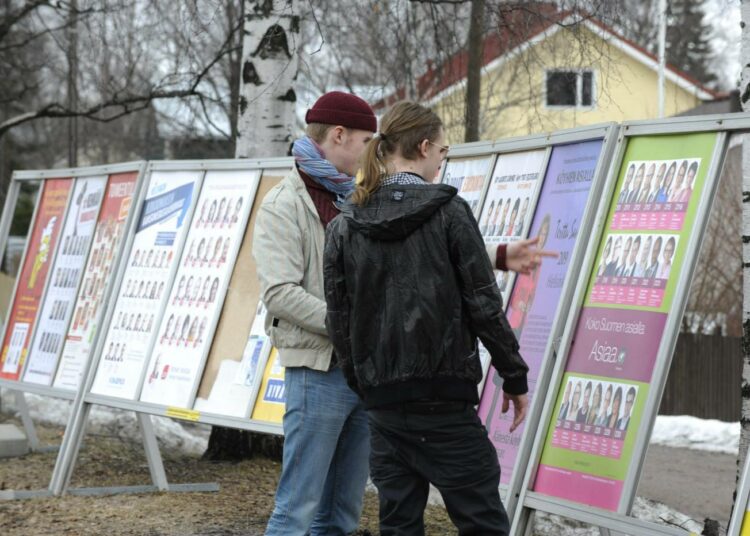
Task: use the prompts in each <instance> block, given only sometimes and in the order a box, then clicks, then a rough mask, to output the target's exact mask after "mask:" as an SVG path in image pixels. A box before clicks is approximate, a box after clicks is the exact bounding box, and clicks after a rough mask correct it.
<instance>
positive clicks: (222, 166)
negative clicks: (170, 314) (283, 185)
mask: <svg viewBox="0 0 750 536" xmlns="http://www.w3.org/2000/svg"><path fill="white" fill-rule="evenodd" d="M232 162H233V163H234V162H237V161H232ZM239 162H242V163H244V161H239ZM228 163H229V161H225V162H216V163H215V166H214V167H208V168H206V169H205V170H203V171H204V173H203V179H202V181H201V187H200V191H199V195H198V196H196V200H195V202H196V208H197V203H198V199H199V197H200V193H202V192H203V185H204V184H205V182H206V177H207V176H208V173H209V172H212V171H242V170H248V168H247V166H239V165H236V164H235V165H232V166H228V165H227V164H228ZM154 165H158V171H188V170H187V169H184V168H183V167H180V166H184V165H185V164H184V162H179V161H172V162H158V163H157V162H154ZM173 166H174V167H173ZM153 169H156V168H153ZM251 170H252V171H256V172H257V173H258V178H257V180H256V181H255V186H254V188H253V194H252V199H251V200H250V203H249V204H250V206H249V208H248V213H247V218H246V219H245V220H244V228H247V225H248V223H249V222H250V213H251V212H252V206H253V201H254V200H255V196H256V194H257V192H258V186H259V185H260V179H261V177H262V175H263V168H254V169H251ZM193 217H194V214H192V215H191V217H190V223H192V218H193ZM189 230H190V228H189V227H188V230H187V231H186V232H185V242H187V237H188V232H189ZM243 236H244V235H243ZM241 245H242V240H238V241H237V243H235V244H234V245H233V246H232V258H234V260H235V263H236V262H237V255H238V254H239V251H240V246H241ZM183 250H184V243H183V245H182V247H181V248H180V257H179V259H178V263H177V266H178V270H179V260H182V254H183V253H184V251H183ZM233 266H234V264H233ZM233 266H232V267H233ZM178 270H175V273H174V275H173V277H172V278H171V280H170V282H169V287H170V289H171V288H172V286H173V285H174V279H175V278H176V277H177V271H178ZM230 278H231V272H230V277H228V278H227V280H226V281H224V282H223V283H222V286H221V287H220V289H219V292H218V293H217V296H221V300H220V301H221V308H220V309H218V313H217V314H216V316H215V317H214V319H213V320H212V321H211V324H210V326H207V328H208V329H207V331H206V334H211V338H210V339H213V335H214V334H215V333H216V328H217V326H218V325H219V319H220V318H221V312H222V310H223V309H224V303H225V301H226V294H227V291H228V290H229V279H230ZM166 303H167V302H166V301H165V309H166ZM159 315H160V316H159V318H160V319H161V318H162V317H163V316H164V311H160V313H159ZM157 329H158V328H157ZM157 339H158V333H156V332H155V337H154V340H153V342H152V344H151V346H150V348H149V350H148V355H149V358H150V357H151V354H152V353H153V351H154V347H155V346H156V340H157ZM210 351H211V345H210V344H208V345H206V347H205V349H204V351H203V355H202V356H201V358H200V361H199V365H198V370H199V371H200V373H199V374H198V375H196V377H195V379H194V380H193V385H192V387H191V388H190V404H189V405H190V407H191V408H192V406H193V404H195V397H196V394H197V393H198V388H199V386H200V383H201V379H202V377H203V371H204V369H205V367H206V362H207V360H208V355H209V353H210ZM148 364H149V363H148V360H147V361H146V362H145V363H144V367H143V373H142V374H141V379H140V381H139V388H138V390H137V391H136V399H140V398H141V395H142V392H143V383H144V381H145V380H146V376H147V375H148ZM159 405H160V406H161V404H159ZM167 407H168V408H169V407H170V406H167ZM172 411H178V412H180V411H183V408H174V409H172Z"/></svg>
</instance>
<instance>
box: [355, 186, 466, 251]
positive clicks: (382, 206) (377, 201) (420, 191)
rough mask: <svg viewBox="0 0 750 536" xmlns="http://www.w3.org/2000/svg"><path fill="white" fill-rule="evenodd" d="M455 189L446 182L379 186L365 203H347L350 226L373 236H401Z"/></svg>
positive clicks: (399, 238) (445, 201)
mask: <svg viewBox="0 0 750 536" xmlns="http://www.w3.org/2000/svg"><path fill="white" fill-rule="evenodd" d="M457 193H458V191H457V190H456V189H455V188H454V187H452V186H448V185H447V184H424V185H422V184H419V185H417V184H393V185H389V186H383V187H381V188H379V189H378V190H377V191H376V192H375V193H374V194H372V196H370V199H369V200H368V201H367V203H366V204H365V205H364V206H358V205H355V204H353V203H351V202H349V203H347V204H346V205H345V206H344V209H343V210H342V214H343V217H344V218H345V219H346V220H347V222H348V224H349V227H350V228H351V229H356V230H357V231H358V232H361V233H362V234H364V235H366V236H369V237H370V238H373V239H376V240H401V239H403V238H405V237H407V236H409V235H410V234H411V233H413V232H414V231H415V230H416V229H418V228H419V227H421V226H422V224H424V223H425V222H426V221H427V220H429V219H430V218H431V217H432V215H433V214H434V213H435V212H437V210H438V209H440V207H442V206H443V205H445V204H446V203H449V202H450V200H451V199H453V198H454V197H455V196H456V194H457Z"/></svg>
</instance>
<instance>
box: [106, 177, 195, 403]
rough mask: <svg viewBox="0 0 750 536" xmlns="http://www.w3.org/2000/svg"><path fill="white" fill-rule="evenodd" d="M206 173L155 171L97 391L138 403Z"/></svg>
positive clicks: (113, 318) (118, 299)
mask: <svg viewBox="0 0 750 536" xmlns="http://www.w3.org/2000/svg"><path fill="white" fill-rule="evenodd" d="M202 176H203V172H201V171H153V172H152V173H151V177H150V180H149V185H148V190H147V192H146V199H145V201H144V202H143V206H142V207H141V214H140V217H139V220H138V225H137V228H136V231H135V236H134V238H133V242H132V244H131V248H130V252H129V254H128V256H127V258H126V259H125V262H126V266H125V271H124V273H123V276H122V280H121V282H120V288H119V289H118V292H117V295H116V297H115V298H114V310H113V312H112V315H111V319H110V322H109V325H108V326H107V336H106V338H105V339H104V343H103V345H102V346H101V356H100V359H99V362H98V365H97V370H96V376H95V378H94V382H93V384H92V387H91V392H92V393H95V394H99V395H106V396H111V397H115V398H123V399H128V400H134V399H136V398H137V397H138V394H139V391H140V388H141V377H142V376H143V371H144V367H145V366H146V362H147V360H148V359H149V355H150V354H149V352H150V350H151V346H152V342H153V340H154V337H155V334H156V329H157V327H158V323H159V320H160V319H161V316H160V312H161V311H162V310H163V307H164V305H165V304H166V300H167V298H168V297H169V293H170V289H169V288H168V287H167V285H168V284H169V282H170V280H171V278H172V275H173V273H174V271H175V268H176V265H177V263H178V262H179V256H180V251H181V248H182V244H183V241H184V238H185V235H186V233H187V228H188V226H189V224H190V220H189V215H190V214H191V211H192V209H193V205H194V204H195V200H196V197H197V193H198V190H199V188H200V180H201V178H202Z"/></svg>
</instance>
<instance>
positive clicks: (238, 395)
mask: <svg viewBox="0 0 750 536" xmlns="http://www.w3.org/2000/svg"><path fill="white" fill-rule="evenodd" d="M265 320H266V308H265V306H264V305H263V302H259V303H258V308H257V309H256V311H255V319H254V320H253V325H252V327H251V328H250V335H249V336H248V338H247V344H246V345H245V350H244V352H243V353H242V360H241V361H233V360H231V359H225V360H224V361H222V362H221V367H220V368H219V372H218V374H217V376H216V381H215V382H214V385H213V387H212V388H211V394H210V395H209V396H208V399H205V398H197V399H196V400H195V406H194V408H193V409H196V410H198V411H202V412H207V413H215V414H218V415H228V416H231V417H247V416H248V415H249V414H250V410H251V409H252V408H253V405H254V404H255V399H256V398H257V396H258V391H259V390H260V384H261V382H262V381H263V371H264V370H265V368H266V362H267V361H268V356H269V355H270V354H271V349H272V346H271V339H270V338H269V337H268V336H267V335H266V332H265V328H264V325H265Z"/></svg>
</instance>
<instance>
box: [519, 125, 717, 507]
mask: <svg viewBox="0 0 750 536" xmlns="http://www.w3.org/2000/svg"><path fill="white" fill-rule="evenodd" d="M716 143H717V135H716V134H715V133H700V134H675V135H663V136H638V137H633V138H631V139H629V140H628V146H627V149H626V151H625V154H624V157H623V161H622V164H621V166H620V169H619V173H618V180H617V183H616V187H615V192H614V195H613V199H612V200H611V203H610V209H609V213H608V218H607V221H606V224H605V228H604V232H603V235H602V236H601V237H599V242H598V246H597V254H596V256H595V261H594V265H593V267H592V269H591V273H590V274H589V275H588V278H587V280H588V286H587V291H586V295H585V301H584V304H583V308H582V309H581V311H580V314H579V315H578V322H577V325H576V327H575V331H574V335H573V338H572V341H573V342H572V344H571V346H570V348H569V350H568V353H567V359H566V364H565V373H564V375H563V378H562V383H561V384H560V386H559V391H558V397H557V400H556V404H555V410H554V412H553V415H552V418H551V420H550V422H549V423H548V424H547V433H546V436H545V440H544V446H543V452H542V456H541V460H540V464H539V466H538V469H537V475H536V481H535V482H534V484H533V489H534V491H536V492H539V493H542V494H545V495H549V496H554V497H558V498H561V499H565V500H568V501H573V502H576V503H581V504H585V505H588V506H593V507H597V508H601V509H604V510H610V511H617V510H618V508H619V505H620V503H621V500H622V491H623V488H624V484H625V478H626V476H627V473H628V468H629V467H630V466H631V464H632V463H633V460H632V458H633V455H634V452H633V451H634V445H635V442H636V437H637V436H638V434H639V433H645V431H644V430H642V429H641V423H642V422H644V419H645V418H646V416H645V415H644V408H645V405H646V400H647V398H648V396H649V391H650V388H651V385H650V384H651V381H652V378H653V375H654V371H655V370H656V368H657V367H663V366H666V365H665V363H667V362H668V361H669V360H668V359H667V358H662V356H659V355H658V353H659V348H660V346H661V342H662V339H663V337H664V336H666V335H667V334H665V332H664V331H665V326H666V324H667V319H668V316H669V315H670V314H677V313H676V312H672V306H673V303H674V296H675V292H676V290H677V284H678V279H679V275H680V273H681V272H682V270H683V268H684V266H683V265H684V259H685V257H686V253H687V252H686V248H687V244H688V243H689V237H690V235H691V233H693V232H695V229H694V224H695V220H696V214H697V207H698V200H699V199H700V197H701V194H702V193H703V191H704V187H705V185H706V177H707V171H708V167H709V162H710V161H711V155H712V154H713V151H714V147H715V145H716ZM672 164H674V168H675V170H676V171H674V178H672V177H671V174H672V171H670V170H671V169H672ZM693 164H695V166H694V165H693ZM662 168H663V174H662ZM683 168H684V172H683V170H682V169H683ZM688 190H689V192H688ZM660 192H661V194H660ZM664 199H666V201H665V200H664ZM670 199H672V201H670ZM658 204H661V205H663V206H662V207H660V208H659V209H658V210H657V209H656V208H655V207H656V205H658ZM657 215H658V217H657ZM662 216H663V217H662ZM680 314H681V312H680ZM660 359H661V360H660ZM656 407H658V404H657V405H656ZM602 416H603V417H604V418H603V419H602Z"/></svg>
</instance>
